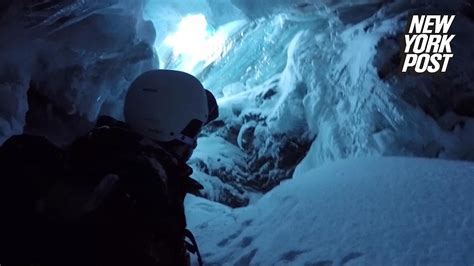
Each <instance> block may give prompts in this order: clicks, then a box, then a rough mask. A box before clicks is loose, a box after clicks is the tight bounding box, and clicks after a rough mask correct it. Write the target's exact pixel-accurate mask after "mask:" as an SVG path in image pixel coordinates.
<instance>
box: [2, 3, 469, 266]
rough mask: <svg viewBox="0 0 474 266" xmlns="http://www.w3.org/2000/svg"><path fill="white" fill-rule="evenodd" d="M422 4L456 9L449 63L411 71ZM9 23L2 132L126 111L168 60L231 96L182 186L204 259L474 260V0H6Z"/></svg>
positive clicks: (75, 124)
mask: <svg viewBox="0 0 474 266" xmlns="http://www.w3.org/2000/svg"><path fill="white" fill-rule="evenodd" d="M413 14H446V15H455V20H454V22H453V24H452V26H451V28H450V31H451V32H452V33H453V34H455V37H454V39H453V41H452V43H451V48H452V53H453V58H452V60H451V61H450V63H449V66H448V68H447V71H446V72H445V73H436V74H430V73H425V74H413V73H403V72H401V71H400V69H401V68H400V65H401V64H402V60H403V56H402V54H403V49H404V48H403V44H402V41H403V38H404V37H403V36H404V34H405V31H406V27H407V23H408V22H409V20H410V17H411V16H412V15H413ZM0 21H1V23H0V145H1V144H2V143H4V142H5V141H7V140H8V139H9V138H10V137H12V136H15V135H21V134H29V135H39V136H44V137H46V138H47V139H48V140H49V141H51V142H52V143H54V144H55V145H57V146H58V147H66V146H67V145H69V144H70V143H71V142H72V141H73V140H74V139H76V138H78V137H79V136H83V135H85V134H87V133H88V132H89V130H91V128H93V127H94V124H95V121H96V120H97V119H98V117H100V116H103V115H106V116H110V117H113V118H115V119H117V120H120V121H122V120H123V119H124V114H123V107H124V101H125V96H126V94H127V89H128V88H129V86H130V84H131V83H132V82H133V80H134V79H135V78H136V77H137V76H138V75H140V74H141V73H143V72H145V71H148V70H152V69H170V70H179V71H183V72H186V73H189V74H192V75H194V76H195V77H197V78H198V79H199V80H200V81H201V82H202V84H203V85H204V87H205V88H206V89H208V90H209V91H211V92H212V93H213V94H214V95H215V98H216V100H217V104H218V106H219V117H218V118H217V119H216V120H215V121H213V122H211V123H210V124H208V125H207V126H206V127H204V128H203V130H202V132H201V133H200V135H199V138H198V140H197V148H196V149H195V151H194V153H193V155H192V157H191V158H190V159H189V161H188V163H189V165H190V166H191V167H192V169H193V174H192V177H193V178H194V179H196V180H197V181H198V182H199V183H200V184H202V185H203V187H204V189H202V190H201V191H200V192H199V193H198V194H196V195H188V196H186V199H185V202H184V205H185V210H186V219H187V225H188V228H189V229H190V231H192V232H193V233H194V235H195V238H196V241H197V243H198V245H199V250H200V253H201V255H202V261H203V264H204V265H313V266H330V265H334V266H336V265H344V266H349V265H473V264H474V163H473V161H474V64H473V63H472V62H474V45H473V43H474V3H473V2H472V1H471V0H450V1H446V0H432V1H426V0H346V1H343V0H100V1H94V0H21V1H18V0H2V1H1V3H0ZM0 176H3V177H2V178H5V177H4V176H5V171H4V170H2V169H0ZM2 184H3V183H2ZM3 189H8V188H7V187H5V188H3ZM2 191H3V190H2ZM1 260H2V258H1V256H0V263H2V261H1ZM191 264H192V265H197V264H198V261H197V259H196V258H195V256H192V255H191ZM137 265H138V264H137Z"/></svg>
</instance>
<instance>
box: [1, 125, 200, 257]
mask: <svg viewBox="0 0 474 266" xmlns="http://www.w3.org/2000/svg"><path fill="white" fill-rule="evenodd" d="M0 166H1V167H2V168H1V169H2V172H3V173H5V171H3V169H7V168H8V172H9V174H8V176H5V177H4V176H3V175H2V177H1V179H2V180H1V189H2V194H3V193H4V192H5V194H3V195H5V196H7V198H8V199H13V200H11V201H5V202H10V207H8V206H7V207H5V208H4V207H2V213H5V215H6V216H8V217H10V219H8V220H9V221H8V223H7V224H8V226H7V227H6V228H8V230H9V231H10V233H9V236H8V237H6V238H5V241H3V240H2V242H3V243H2V245H3V244H6V245H8V248H7V249H2V250H6V251H7V252H4V253H5V254H1V257H0V259H2V260H3V261H12V262H13V261H14V262H39V263H40V265H42V264H57V263H64V262H67V264H78V265H79V264H87V265H90V264H94V265H112V264H120V265H124V264H130V265H170V264H172V265H185V264H186V249H187V250H188V251H191V252H193V253H196V254H197V255H198V259H199V262H200V263H201V259H200V255H199V251H198V249H197V245H196V241H195V239H194V237H193V236H192V234H191V233H190V232H189V231H187V230H186V229H185V228H186V221H185V217H184V207H183V199H184V196H185V195H186V193H189V192H195V191H197V190H199V189H201V188H202V186H201V185H200V184H199V183H197V182H196V181H194V180H193V179H191V178H190V177H189V175H190V173H191V172H192V171H191V170H190V168H189V166H187V165H185V164H184V163H180V162H179V161H177V160H176V159H175V158H174V157H173V156H172V155H171V154H169V153H168V152H167V151H166V150H165V149H163V148H161V147H160V145H158V144H156V143H153V142H151V141H149V140H147V139H144V138H143V137H142V136H141V135H138V134H136V133H134V132H132V131H131V130H129V129H128V128H127V126H126V125H125V124H124V123H122V122H119V121H116V120H114V119H112V118H109V117H102V118H100V119H99V120H98V123H97V126H96V128H94V129H93V130H92V131H91V132H90V133H89V134H87V135H86V136H83V137H80V138H79V139H77V140H76V141H75V142H74V143H73V144H72V145H70V146H69V147H67V148H65V149H61V148H59V147H57V146H55V145H54V144H52V143H51V142H49V141H48V140H46V139H45V138H42V137H37V136H26V135H23V136H15V137H12V138H11V139H9V140H8V141H7V142H5V143H4V145H3V146H2V147H1V148H0ZM3 167H6V168H3ZM8 230H7V231H8ZM18 236H20V237H18ZM185 238H188V239H189V241H185ZM12 243H13V244H12ZM26 243H28V244H26ZM19 251H20V252H19ZM5 258H7V259H5ZM19 258H20V260H18V259H19Z"/></svg>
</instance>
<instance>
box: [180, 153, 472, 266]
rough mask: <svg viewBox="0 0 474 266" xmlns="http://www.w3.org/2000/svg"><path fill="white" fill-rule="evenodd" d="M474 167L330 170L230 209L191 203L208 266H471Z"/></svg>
mask: <svg viewBox="0 0 474 266" xmlns="http://www.w3.org/2000/svg"><path fill="white" fill-rule="evenodd" d="M473 191H474V163H470V162H461V161H445V160H437V159H421V158H403V157H399V158H397V157H369V158H365V159H348V160H339V161H336V162H333V163H328V164H326V165H324V166H321V167H319V168H316V169H314V170H312V171H309V172H307V173H305V174H303V175H301V176H296V177H295V178H294V179H292V180H288V181H285V182H283V183H282V184H281V185H279V186H278V187H276V188H275V189H274V190H272V191H271V192H269V193H267V194H266V195H265V196H263V198H261V199H260V200H259V201H257V202H256V203H255V204H253V205H250V206H248V207H245V208H238V209H231V208H229V207H226V206H224V205H220V204H219V203H215V202H210V201H208V200H205V199H202V198H197V197H192V196H189V197H188V198H187V200H186V208H187V217H188V227H189V228H190V229H191V230H192V231H193V232H194V234H195V235H196V237H197V239H198V243H199V245H200V250H201V253H202V254H203V259H204V262H205V264H206V265H319V266H322V265H472V263H474V193H473Z"/></svg>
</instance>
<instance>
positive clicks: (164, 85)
mask: <svg viewBox="0 0 474 266" xmlns="http://www.w3.org/2000/svg"><path fill="white" fill-rule="evenodd" d="M208 108H209V107H208V99H207V95H206V90H205V89H204V87H203V86H202V84H201V82H200V81H199V80H198V79H197V78H195V77H194V76H192V75H190V74H187V73H184V72H180V71H173V70H152V71H148V72H145V73H143V74H141V75H140V76H139V77H138V78H136V79H135V81H133V83H132V84H131V85H130V88H129V90H128V93H127V96H126V98H125V106H124V116H125V122H126V123H127V124H128V125H129V126H130V127H131V128H132V129H133V130H135V131H137V132H138V133H141V134H143V135H145V136H147V137H149V138H151V139H154V140H157V141H163V142H167V141H172V140H179V141H181V142H183V143H186V144H188V145H194V144H195V141H196V139H197V136H198V134H199V132H200V130H201V127H202V126H203V125H204V124H206V123H207V121H208V116H209V109H208Z"/></svg>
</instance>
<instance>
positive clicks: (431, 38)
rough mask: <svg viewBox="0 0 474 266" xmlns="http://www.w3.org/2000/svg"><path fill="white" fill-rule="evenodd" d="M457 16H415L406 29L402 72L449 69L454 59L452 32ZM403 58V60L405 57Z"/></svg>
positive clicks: (430, 71)
mask: <svg viewBox="0 0 474 266" xmlns="http://www.w3.org/2000/svg"><path fill="white" fill-rule="evenodd" d="M455 17H456V16H455V15H413V16H412V18H411V20H410V22H409V24H408V25H407V28H406V32H405V40H404V41H405V43H404V44H405V48H404V51H403V56H404V58H405V59H404V62H403V66H402V72H404V73H406V72H408V71H410V72H411V71H415V72H416V73H425V72H428V73H438V72H443V73H444V72H446V69H447V68H448V64H449V61H450V60H451V58H453V56H454V55H453V51H452V49H451V41H452V40H453V39H454V37H455V36H456V35H455V34H449V28H450V27H451V25H452V24H453V21H454V18H455ZM402 61H403V60H402Z"/></svg>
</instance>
